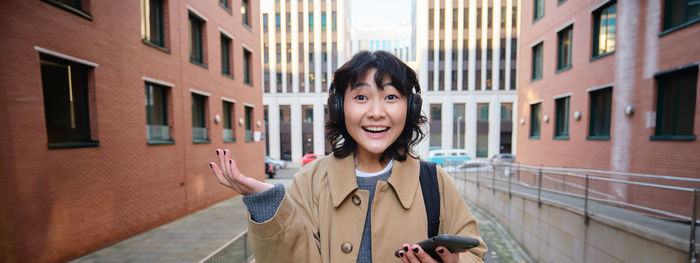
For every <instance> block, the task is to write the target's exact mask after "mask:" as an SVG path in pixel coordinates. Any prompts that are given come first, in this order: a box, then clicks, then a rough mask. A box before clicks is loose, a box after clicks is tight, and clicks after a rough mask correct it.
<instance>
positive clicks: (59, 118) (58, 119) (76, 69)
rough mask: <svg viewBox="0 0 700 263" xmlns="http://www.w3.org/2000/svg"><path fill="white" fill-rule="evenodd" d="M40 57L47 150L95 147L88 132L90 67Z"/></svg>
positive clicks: (96, 143) (45, 55)
mask: <svg viewBox="0 0 700 263" xmlns="http://www.w3.org/2000/svg"><path fill="white" fill-rule="evenodd" d="M39 58H40V60H41V81H42V86H43V90H44V113H45V114H46V115H45V117H46V131H47V137H48V145H49V149H56V148H75V147H90V146H98V145H99V143H98V141H97V140H94V138H93V137H92V133H91V129H90V126H91V125H90V122H91V118H90V117H91V116H90V115H91V112H90V104H91V103H90V102H91V101H92V100H93V99H94V94H90V93H91V91H92V90H90V89H89V87H88V85H89V84H88V76H89V75H90V74H91V71H92V69H93V68H92V67H90V66H87V65H84V64H79V63H76V62H73V61H68V60H65V59H61V58H58V57H54V56H51V55H47V54H40V56H39ZM95 126H96V125H95Z"/></svg>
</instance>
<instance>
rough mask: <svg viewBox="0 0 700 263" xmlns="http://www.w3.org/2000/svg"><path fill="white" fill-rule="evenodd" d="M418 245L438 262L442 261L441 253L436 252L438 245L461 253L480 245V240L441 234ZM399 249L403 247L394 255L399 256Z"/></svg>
mask: <svg viewBox="0 0 700 263" xmlns="http://www.w3.org/2000/svg"><path fill="white" fill-rule="evenodd" d="M418 245H419V246H420V247H421V248H422V249H423V251H425V252H426V253H428V254H429V255H430V256H431V257H432V258H433V259H435V260H437V261H438V262H441V258H440V255H438V253H437V252H435V248H436V247H438V246H443V247H445V248H447V250H449V251H450V252H452V253H460V252H464V251H467V250H468V249H470V248H473V247H477V246H479V240H478V239H475V238H469V237H462V236H455V235H448V234H440V235H437V236H434V237H431V238H428V239H426V240H423V241H421V242H418ZM399 250H401V249H398V250H396V251H395V252H394V256H396V257H399Z"/></svg>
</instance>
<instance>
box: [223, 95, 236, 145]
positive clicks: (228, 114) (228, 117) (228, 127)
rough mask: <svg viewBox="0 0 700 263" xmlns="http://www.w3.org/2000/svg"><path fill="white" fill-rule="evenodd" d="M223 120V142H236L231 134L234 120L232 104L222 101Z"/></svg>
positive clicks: (234, 136)
mask: <svg viewBox="0 0 700 263" xmlns="http://www.w3.org/2000/svg"><path fill="white" fill-rule="evenodd" d="M222 113H223V114H221V115H223V119H224V125H223V126H224V127H223V128H224V132H223V135H224V142H236V135H235V134H234V133H233V122H234V121H233V120H235V116H236V114H235V110H234V104H233V103H232V102H228V101H224V103H223V111H222Z"/></svg>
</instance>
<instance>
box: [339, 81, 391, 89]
mask: <svg viewBox="0 0 700 263" xmlns="http://www.w3.org/2000/svg"><path fill="white" fill-rule="evenodd" d="M367 86H369V84H368V83H367V82H357V83H355V85H353V86H352V87H351V88H350V90H354V89H357V88H360V87H367ZM386 86H392V87H394V84H393V83H391V82H387V83H384V84H382V88H384V87H386Z"/></svg>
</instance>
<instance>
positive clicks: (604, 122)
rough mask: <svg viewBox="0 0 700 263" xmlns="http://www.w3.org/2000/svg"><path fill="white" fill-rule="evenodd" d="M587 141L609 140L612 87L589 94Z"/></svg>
mask: <svg viewBox="0 0 700 263" xmlns="http://www.w3.org/2000/svg"><path fill="white" fill-rule="evenodd" d="M590 97H591V107H590V111H591V112H590V114H589V115H588V116H590V123H589V129H588V137H587V138H586V139H589V140H609V139H610V113H611V109H612V87H608V88H604V89H599V90H596V91H591V92H590Z"/></svg>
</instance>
